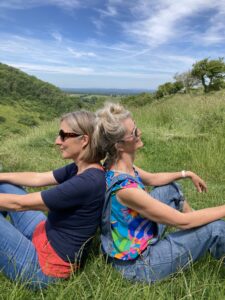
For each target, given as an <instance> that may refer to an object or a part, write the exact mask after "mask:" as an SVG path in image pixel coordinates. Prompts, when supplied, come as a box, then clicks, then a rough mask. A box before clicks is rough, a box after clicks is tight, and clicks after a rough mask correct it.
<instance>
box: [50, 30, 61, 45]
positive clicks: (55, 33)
mask: <svg viewBox="0 0 225 300" xmlns="http://www.w3.org/2000/svg"><path fill="white" fill-rule="evenodd" d="M52 36H53V38H54V39H55V40H56V41H58V42H59V43H61V42H62V35H61V34H60V33H59V32H57V31H54V32H52Z"/></svg>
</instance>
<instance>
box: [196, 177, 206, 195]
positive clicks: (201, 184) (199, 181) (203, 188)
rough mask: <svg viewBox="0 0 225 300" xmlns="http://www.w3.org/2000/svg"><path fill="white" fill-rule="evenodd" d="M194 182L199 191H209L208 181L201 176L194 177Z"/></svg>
mask: <svg viewBox="0 0 225 300" xmlns="http://www.w3.org/2000/svg"><path fill="white" fill-rule="evenodd" d="M193 183H194V185H195V186H196V188H197V191H198V192H199V193H202V192H207V191H208V188H207V185H206V183H205V182H204V181H203V180H202V179H201V178H200V177H198V176H197V178H193Z"/></svg>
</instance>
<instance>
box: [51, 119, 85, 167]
mask: <svg viewBox="0 0 225 300" xmlns="http://www.w3.org/2000/svg"><path fill="white" fill-rule="evenodd" d="M68 133H72V134H71V135H69V134H68ZM87 143H88V142H87V136H86V135H78V134H76V133H75V132H74V131H73V130H72V129H71V128H70V126H69V125H68V124H67V123H66V122H65V121H62V122H61V124H60V131H59V135H58V136H57V138H56V140H55V144H56V145H58V146H59V149H60V151H61V155H62V157H63V158H65V159H73V160H74V161H77V160H78V159H79V157H80V156H81V154H82V152H83V149H84V147H85V145H87Z"/></svg>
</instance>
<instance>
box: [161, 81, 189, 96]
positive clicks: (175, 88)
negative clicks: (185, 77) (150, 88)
mask: <svg viewBox="0 0 225 300" xmlns="http://www.w3.org/2000/svg"><path fill="white" fill-rule="evenodd" d="M183 87H184V86H183V83H182V82H180V81H176V82H166V83H164V84H162V85H160V86H159V87H158V90H157V91H156V93H155V97H156V98H162V97H164V96H168V95H172V94H176V93H177V92H179V91H180V90H182V88H183Z"/></svg>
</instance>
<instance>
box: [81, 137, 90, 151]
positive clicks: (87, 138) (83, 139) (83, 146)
mask: <svg viewBox="0 0 225 300" xmlns="http://www.w3.org/2000/svg"><path fill="white" fill-rule="evenodd" d="M88 143H89V136H88V135H86V134H84V135H83V136H82V148H85V147H86V146H87V145H88Z"/></svg>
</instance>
